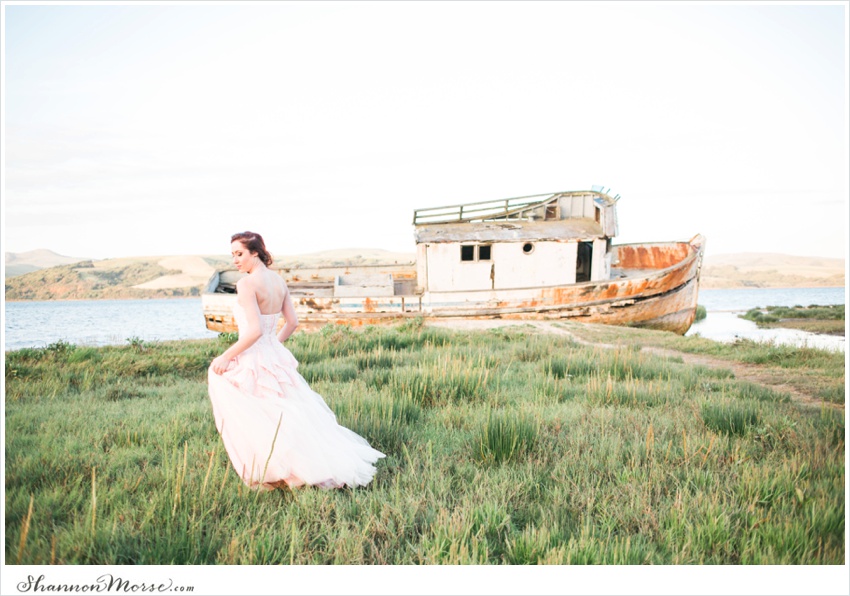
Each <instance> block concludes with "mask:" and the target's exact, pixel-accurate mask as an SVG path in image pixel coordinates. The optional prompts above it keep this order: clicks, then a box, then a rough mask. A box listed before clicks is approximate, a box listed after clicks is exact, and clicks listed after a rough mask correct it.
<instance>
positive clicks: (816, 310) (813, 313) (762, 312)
mask: <svg viewBox="0 0 850 596" xmlns="http://www.w3.org/2000/svg"><path fill="white" fill-rule="evenodd" d="M741 318H744V319H747V320H749V321H753V322H755V323H756V324H757V325H758V326H759V327H786V328H791V329H802V330H804V331H811V332H813V333H830V334H834V335H844V331H845V323H844V305H843V304H831V305H827V306H820V305H817V304H812V305H810V306H799V305H798V306H794V307H787V306H768V307H766V308H753V309H750V310H749V311H747V312H746V314H743V315H741Z"/></svg>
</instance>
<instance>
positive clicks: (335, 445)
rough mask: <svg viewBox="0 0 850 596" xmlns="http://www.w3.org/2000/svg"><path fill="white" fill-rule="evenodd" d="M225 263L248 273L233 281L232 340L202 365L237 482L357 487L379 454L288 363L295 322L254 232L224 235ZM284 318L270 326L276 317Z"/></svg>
mask: <svg viewBox="0 0 850 596" xmlns="http://www.w3.org/2000/svg"><path fill="white" fill-rule="evenodd" d="M231 250H232V252H233V263H234V264H235V265H236V267H237V269H239V271H244V272H245V273H247V274H248V275H246V276H244V277H242V278H241V279H240V280H239V281H238V282H237V283H236V290H237V304H236V306H235V307H234V318H235V319H236V323H237V325H238V327H239V339H238V341H236V343H234V344H233V345H232V346H230V347H229V348H228V349H227V350H225V352H224V353H223V354H222V355H221V356H219V357H217V358H216V359H214V360H213V361H212V364H211V365H210V368H209V375H208V376H209V394H210V401H212V407H213V415H214V416H215V423H216V428H217V429H218V431H219V433H220V434H221V438H222V440H223V442H224V446H225V449H227V454H228V456H229V457H230V461H231V463H232V464H233V467H234V468H235V469H236V472H237V473H238V474H239V475H240V476H241V478H242V480H243V482H245V484H247V485H248V486H250V487H252V488H274V487H279V486H283V485H284V484H285V485H288V486H290V487H295V486H301V485H305V484H308V485H315V486H320V487H322V488H340V487H343V486H350V487H354V486H363V485H366V484H368V483H369V482H370V481H371V480H372V478H373V477H374V475H375V472H376V468H375V466H374V465H373V464H374V463H375V462H376V461H377V460H378V459H380V458H382V457H384V454H383V453H381V452H380V451H377V450H375V449H373V448H372V447H370V446H369V444H368V443H367V442H366V440H365V439H363V437H361V436H360V435H358V434H356V433H354V432H352V431H351V430H349V429H347V428H345V427H343V426H340V425H339V424H337V421H336V416H335V415H334V413H333V412H332V411H331V409H330V408H329V407H328V406H327V404H326V403H325V401H324V400H323V399H322V396H320V395H319V394H318V393H316V392H314V391H313V390H312V389H310V387H309V385H308V384H307V382H306V381H305V380H304V378H303V377H302V376H301V375H300V374H298V371H297V370H296V368H297V366H298V362H297V361H296V360H295V357H294V356H293V355H292V353H291V352H290V351H289V350H287V349H286V348H285V347H284V346H283V344H282V343H281V342H283V341H285V340H286V339H287V338H288V337H289V336H290V335H292V332H293V331H295V328H296V327H297V326H298V317H297V316H296V314H295V307H294V306H293V304H292V298H291V297H290V294H289V289H288V288H287V286H286V283H285V282H284V281H283V278H281V276H280V275H277V274H276V273H273V272H272V271H270V270H269V269H268V266H269V265H271V263H272V258H271V255H269V253H268V251H267V250H266V247H265V244H264V242H263V239H262V237H261V236H260V235H259V234H255V233H253V232H243V233H240V234H235V235H234V236H233V237H232V238H231ZM281 314H283V318H284V321H285V324H284V325H283V327H282V328H281V330H280V332H277V333H276V329H277V320H278V317H279V316H280V315H281Z"/></svg>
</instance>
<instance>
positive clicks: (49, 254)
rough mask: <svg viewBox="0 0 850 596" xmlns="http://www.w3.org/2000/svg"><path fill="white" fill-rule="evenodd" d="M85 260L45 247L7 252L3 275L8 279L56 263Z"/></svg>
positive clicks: (53, 265)
mask: <svg viewBox="0 0 850 596" xmlns="http://www.w3.org/2000/svg"><path fill="white" fill-rule="evenodd" d="M85 260H87V259H83V258H79V257H66V256H64V255H60V254H57V253H55V252H53V251H52V250H47V249H46V248H40V249H38V250H31V251H28V252H17V253H15V252H7V253H6V271H5V277H6V279H8V278H10V277H15V276H17V275H23V274H25V273H30V272H32V271H38V270H39V269H47V268H48V267H56V266H58V265H70V264H72V263H79V262H80V261H85Z"/></svg>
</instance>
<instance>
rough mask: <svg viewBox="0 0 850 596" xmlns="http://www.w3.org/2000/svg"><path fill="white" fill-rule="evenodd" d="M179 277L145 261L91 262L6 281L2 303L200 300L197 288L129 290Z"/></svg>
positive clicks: (51, 268)
mask: <svg viewBox="0 0 850 596" xmlns="http://www.w3.org/2000/svg"><path fill="white" fill-rule="evenodd" d="M178 273H181V272H180V271H178V270H171V269H165V268H164V267H161V266H159V265H158V264H156V263H155V262H150V261H145V262H137V263H129V264H126V265H122V266H118V267H111V268H98V267H95V266H94V264H93V263H92V262H91V261H82V262H79V263H74V264H72V265H60V266H58V267H50V268H49V269H39V270H38V271H33V272H32V273H26V274H24V275H19V276H16V277H12V278H9V279H7V280H6V300H91V299H98V298H111V299H120V298H170V297H178V296H200V295H201V292H200V288H194V287H189V288H162V289H157V290H146V289H140V288H134V287H133V286H135V285H138V284H143V283H145V282H148V281H151V280H154V279H157V278H158V277H161V276H163V275H173V274H178Z"/></svg>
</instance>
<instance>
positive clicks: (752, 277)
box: [6, 248, 845, 300]
mask: <svg viewBox="0 0 850 596" xmlns="http://www.w3.org/2000/svg"><path fill="white" fill-rule="evenodd" d="M12 254H13V253H7V255H6V259H7V261H6V262H7V263H9V262H10V260H9V256H10V255H12ZM22 255H32V256H30V257H28V258H30V260H29V261H27V260H24V259H19V260H18V261H17V262H18V264H19V265H22V266H32V267H37V266H39V265H38V264H39V263H46V262H48V263H49V262H50V261H49V259H51V258H57V257H58V258H60V259H69V260H71V261H72V262H70V263H65V264H61V265H58V266H52V267H40V268H38V269H36V270H33V271H29V272H27V273H23V274H20V275H16V276H14V277H7V279H6V299H7V300H71V299H98V298H166V297H178V296H199V295H200V294H201V293H202V292H203V290H204V287H205V286H206V284H207V281H208V280H209V279H210V277H211V276H212V274H213V272H214V271H215V269H216V268H217V267H224V266H228V265H230V263H231V259H230V257H229V256H227V255H203V256H201V255H189V256H170V257H162V256H152V257H124V258H118V259H104V260H101V261H90V260H89V261H79V260H76V259H72V257H62V256H61V255H57V254H56V253H53V252H51V251H32V252H31V253H21V254H19V255H13V256H14V257H16V258H17V257H21V256H22ZM38 255H41V256H42V257H43V259H42V260H38V258H37V257H38ZM11 262H12V263H13V264H14V263H15V262H16V259H12V261H11ZM413 262H415V254H414V253H399V252H391V251H387V250H381V249H374V248H347V249H338V250H327V251H322V252H315V253H309V254H302V255H276V258H275V266H278V267H281V266H283V267H321V266H329V267H333V266H344V265H381V264H404V263H413ZM844 281H845V280H844V259H831V258H825V257H797V256H791V255H781V254H769V253H741V254H721V255H708V256H706V257H705V261H704V263H703V269H702V274H701V278H700V287H701V288H745V287H754V288H778V287H840V286H843V285H844Z"/></svg>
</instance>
